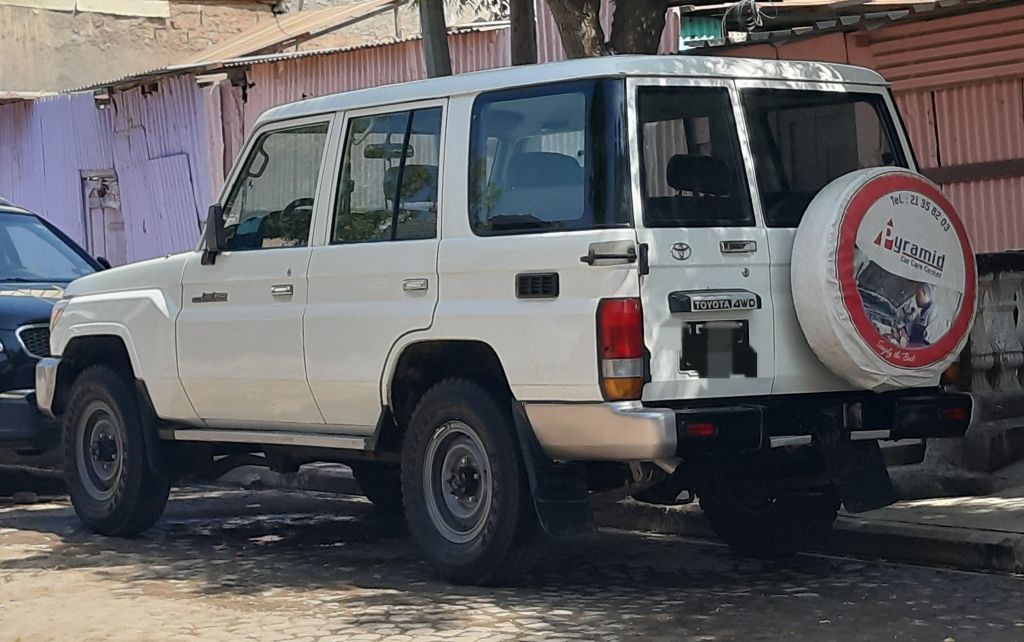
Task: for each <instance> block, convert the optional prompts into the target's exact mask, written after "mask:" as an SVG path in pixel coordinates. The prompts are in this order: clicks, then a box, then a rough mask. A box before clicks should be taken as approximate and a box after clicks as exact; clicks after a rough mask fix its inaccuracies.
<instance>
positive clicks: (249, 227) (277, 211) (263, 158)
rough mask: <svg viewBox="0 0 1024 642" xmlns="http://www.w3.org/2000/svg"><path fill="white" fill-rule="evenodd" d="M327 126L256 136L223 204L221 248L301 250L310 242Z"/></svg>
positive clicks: (321, 124) (308, 126)
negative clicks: (291, 248)
mask: <svg viewBox="0 0 1024 642" xmlns="http://www.w3.org/2000/svg"><path fill="white" fill-rule="evenodd" d="M326 140H327V123H317V124H315V125H307V126H303V127H296V128H294V129H283V130H278V131H273V132H268V133H266V134H263V135H262V136H260V137H259V138H258V139H257V141H256V144H255V145H254V146H253V150H252V152H251V153H250V154H249V158H248V159H247V160H246V162H245V165H244V166H243V168H242V174H241V176H239V178H238V180H237V181H236V183H235V185H234V187H233V188H232V190H231V193H230V195H229V196H228V200H227V201H226V203H225V205H224V238H225V242H226V245H225V249H228V250H259V249H268V248H276V247H300V246H304V245H306V244H307V243H308V242H309V225H310V219H311V218H312V215H313V201H314V198H315V195H316V184H317V177H318V176H319V174H320V161H321V158H322V157H323V151H324V143H325V141H326Z"/></svg>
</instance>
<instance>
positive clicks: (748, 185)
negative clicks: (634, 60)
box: [629, 78, 762, 230]
mask: <svg viewBox="0 0 1024 642" xmlns="http://www.w3.org/2000/svg"><path fill="white" fill-rule="evenodd" d="M645 89H662V90H689V91H702V90H703V91H707V90H715V91H719V92H721V93H723V94H724V95H725V98H726V100H727V101H728V109H727V110H726V111H725V113H726V114H727V116H728V118H729V121H730V122H729V124H730V125H731V126H732V134H733V135H732V148H733V153H734V154H736V155H737V156H738V159H739V162H740V165H739V167H737V168H736V169H737V172H736V175H737V178H738V179H739V180H740V181H741V184H740V185H737V188H738V190H739V191H740V192H742V193H741V194H740V198H741V199H743V205H744V206H745V207H746V209H747V214H749V217H748V218H746V219H744V220H743V221H742V222H739V223H730V224H726V225H723V224H721V222H720V221H718V222H714V223H707V224H701V225H687V226H682V225H680V226H667V225H649V224H648V219H647V199H646V195H645V192H646V191H647V166H646V163H645V162H644V149H643V139H644V133H643V123H641V122H640V92H641V91H643V90H645ZM629 100H630V110H629V113H630V127H631V131H632V132H634V133H633V138H634V139H635V145H632V147H633V149H634V154H633V155H632V162H633V194H634V200H635V201H636V202H637V203H638V206H639V208H640V215H641V220H642V221H643V224H644V227H645V228H646V229H652V230H655V229H661V230H664V229H684V230H701V229H748V228H756V227H761V226H762V218H761V215H760V214H761V211H760V207H759V201H756V200H755V198H756V195H755V193H754V189H753V186H754V185H755V183H754V173H753V172H754V167H753V165H752V158H751V157H750V147H749V136H748V134H747V131H746V129H745V124H746V123H745V121H744V120H743V119H742V114H741V113H740V109H741V105H740V104H739V96H738V93H737V90H736V87H735V85H734V84H733V82H732V81H730V80H724V79H718V78H699V79H697V78H678V79H676V78H673V79H661V78H641V79H637V80H636V81H634V82H632V83H630V87H629Z"/></svg>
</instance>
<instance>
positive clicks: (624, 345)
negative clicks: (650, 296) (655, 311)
mask: <svg viewBox="0 0 1024 642" xmlns="http://www.w3.org/2000/svg"><path fill="white" fill-rule="evenodd" d="M597 327H598V332H599V337H598V340H599V341H600V349H601V358H602V359H639V358H641V357H643V356H644V315H643V312H642V311H641V309H640V299H605V300H603V301H601V304H600V306H599V307H598V309H597Z"/></svg>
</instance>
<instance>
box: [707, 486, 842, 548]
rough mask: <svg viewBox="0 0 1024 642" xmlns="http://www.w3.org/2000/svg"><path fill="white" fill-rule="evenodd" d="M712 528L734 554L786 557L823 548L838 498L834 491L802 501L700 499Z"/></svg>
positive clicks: (726, 495)
mask: <svg viewBox="0 0 1024 642" xmlns="http://www.w3.org/2000/svg"><path fill="white" fill-rule="evenodd" d="M700 507H701V510H703V511H704V515H705V517H707V519H708V522H709V523H710V524H711V528H712V529H713V530H714V531H715V533H717V534H718V536H719V537H720V538H722V541H724V542H725V543H726V544H728V545H729V547H730V548H732V549H733V550H735V551H737V552H739V553H742V554H744V555H750V556H753V557H784V556H788V555H793V554H794V553H797V552H799V551H803V550H808V549H812V548H817V547H820V546H821V545H823V544H824V543H825V540H826V539H827V538H828V535H829V533H830V532H831V530H832V524H833V523H834V522H835V520H836V512H837V511H838V510H839V497H838V496H837V495H836V492H835V490H834V489H833V488H832V487H831V486H827V487H822V488H817V489H813V490H810V491H808V492H807V493H806V494H801V495H777V496H761V497H754V496H749V495H747V496H738V495H736V494H735V493H733V492H731V490H725V489H722V490H720V491H719V492H717V493H715V494H702V495H701V498H700Z"/></svg>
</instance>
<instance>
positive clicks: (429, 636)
mask: <svg viewBox="0 0 1024 642" xmlns="http://www.w3.org/2000/svg"><path fill="white" fill-rule="evenodd" d="M4 501H6V500H0V638H2V639H3V640H5V641H7V640H32V641H35V640H131V641H137V640H161V641H163V640H198V639H201V640H207V641H209V640H309V641H312V640H320V641H326V640H348V641H350V642H361V641H364V642H369V641H372V640H385V639H386V640H392V641H394V642H401V641H408V640H422V641H425V642H426V641H441V640H455V641H470V640H494V641H497V640H520V639H522V640H622V639H637V640H681V639H697V640H725V639H742V640H756V639H776V638H782V637H789V636H797V637H798V638H803V639H816V640H833V639H835V640H881V639H899V640H911V639H921V640H935V641H943V640H950V639H952V640H1024V578H1020V577H1008V576H996V575H981V574H969V573H958V572H947V571H939V570H933V569H924V568H917V567H909V566H898V565H886V564H877V563H868V562H861V561H857V560H849V559H837V558H828V557H820V556H802V557H799V558H796V559H794V560H791V561H788V562H763V561H751V560H746V559H742V558H739V557H736V556H735V555H733V554H732V553H730V552H729V551H728V550H727V549H725V548H723V547H721V546H718V545H715V544H710V543H704V542H696V541H687V540H683V539H679V538H667V537H653V536H643V535H638V534H633V533H622V532H604V533H600V534H598V535H596V536H595V537H593V538H591V539H589V540H586V541H583V542H576V543H572V544H570V545H567V546H564V547H562V548H557V547H551V546H547V547H545V548H544V550H542V551H541V552H540V553H539V554H538V557H537V559H538V562H537V564H536V565H535V567H534V568H533V569H532V570H530V571H529V572H528V573H527V574H526V577H525V578H524V580H523V582H522V583H521V585H519V586H516V587H512V588H503V589H480V588H466V587H454V586H450V585H447V584H445V583H443V582H439V581H437V580H435V579H433V578H432V577H431V575H430V573H429V570H428V569H427V568H426V567H425V566H424V565H423V563H422V562H420V561H419V560H418V558H417V556H416V552H415V550H414V549H413V547H412V544H411V542H410V541H409V539H408V537H407V536H406V535H405V534H404V533H403V530H402V527H401V525H400V524H398V523H395V522H393V521H389V520H387V519H385V518H382V517H380V516H378V515H376V514H375V513H374V512H373V510H372V509H371V507H370V506H369V505H368V504H367V503H366V502H365V501H363V500H361V499H360V498H351V497H329V496H322V495H311V494H299V493H285V492H277V491H261V492H250V491H239V490H225V489H220V488H193V489H185V490H182V491H178V492H176V493H175V495H174V498H173V499H172V502H171V504H170V506H169V508H168V511H167V513H166V514H165V516H164V518H163V520H162V521H161V522H160V524H159V525H158V526H157V527H156V528H155V529H153V530H152V531H151V532H150V533H148V534H147V535H146V536H145V537H143V538H140V539H136V540H119V539H107V538H103V537H99V536H95V535H91V534H89V533H87V532H84V531H83V530H82V529H81V528H80V526H79V524H78V522H77V520H76V519H75V517H74V515H73V513H72V512H71V510H70V508H69V507H68V505H67V503H66V502H65V501H64V500H54V501H45V502H41V503H36V504H31V505H13V504H11V503H10V502H9V501H8V502H7V503H3V502H4Z"/></svg>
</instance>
